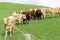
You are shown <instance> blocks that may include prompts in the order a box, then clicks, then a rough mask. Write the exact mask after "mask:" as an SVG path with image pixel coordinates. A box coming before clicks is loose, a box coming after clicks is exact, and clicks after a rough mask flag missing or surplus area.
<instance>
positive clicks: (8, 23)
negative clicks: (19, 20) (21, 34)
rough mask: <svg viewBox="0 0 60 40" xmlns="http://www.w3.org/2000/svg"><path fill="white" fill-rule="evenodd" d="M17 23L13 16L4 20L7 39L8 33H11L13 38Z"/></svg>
mask: <svg viewBox="0 0 60 40" xmlns="http://www.w3.org/2000/svg"><path fill="white" fill-rule="evenodd" d="M15 21H16V20H15V17H13V16H9V17H7V18H3V22H4V24H5V37H7V35H8V31H9V32H10V36H12V34H13V33H14V26H15Z"/></svg>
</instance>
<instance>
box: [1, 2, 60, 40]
mask: <svg viewBox="0 0 60 40" xmlns="http://www.w3.org/2000/svg"><path fill="white" fill-rule="evenodd" d="M40 7H43V6H35V5H34V6H33V5H26V4H14V3H4V2H0V40H4V24H3V21H2V18H3V17H8V16H9V15H10V12H11V11H19V10H29V9H31V8H40ZM55 16H56V15H55ZM14 31H15V33H14V35H13V36H12V37H10V36H8V37H7V40H25V37H24V35H23V33H22V32H24V33H30V34H31V35H32V38H33V40H39V39H40V40H60V17H56V18H49V16H48V15H46V18H45V19H44V20H31V21H30V24H24V25H15V28H14ZM21 31H22V32H21Z"/></svg>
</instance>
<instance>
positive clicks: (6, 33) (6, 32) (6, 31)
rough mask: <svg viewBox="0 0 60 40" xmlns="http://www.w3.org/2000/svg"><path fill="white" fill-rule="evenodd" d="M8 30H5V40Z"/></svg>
mask: <svg viewBox="0 0 60 40" xmlns="http://www.w3.org/2000/svg"><path fill="white" fill-rule="evenodd" d="M7 35H8V30H5V39H6V38H7Z"/></svg>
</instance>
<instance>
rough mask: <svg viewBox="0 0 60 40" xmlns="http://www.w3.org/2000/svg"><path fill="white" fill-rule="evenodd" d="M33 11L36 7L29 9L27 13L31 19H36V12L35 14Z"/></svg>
mask: <svg viewBox="0 0 60 40" xmlns="http://www.w3.org/2000/svg"><path fill="white" fill-rule="evenodd" d="M35 12H36V9H30V10H29V15H30V16H31V17H32V19H34V20H35V19H36V14H35Z"/></svg>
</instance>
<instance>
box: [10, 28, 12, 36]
mask: <svg viewBox="0 0 60 40" xmlns="http://www.w3.org/2000/svg"><path fill="white" fill-rule="evenodd" d="M10 36H12V28H10Z"/></svg>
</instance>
